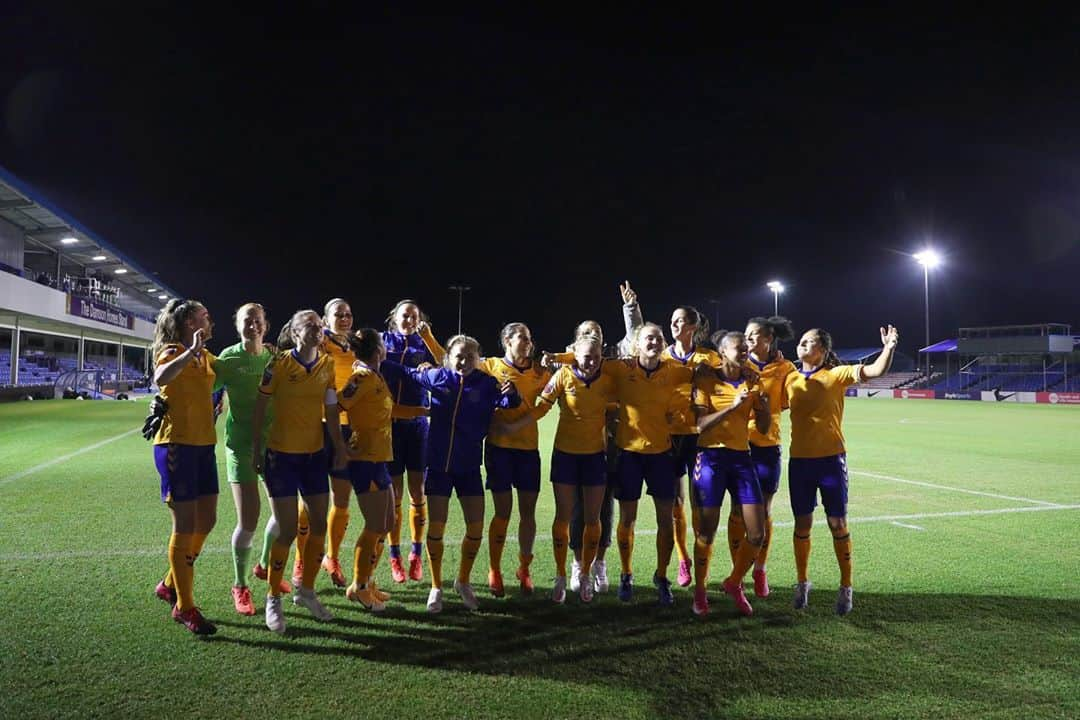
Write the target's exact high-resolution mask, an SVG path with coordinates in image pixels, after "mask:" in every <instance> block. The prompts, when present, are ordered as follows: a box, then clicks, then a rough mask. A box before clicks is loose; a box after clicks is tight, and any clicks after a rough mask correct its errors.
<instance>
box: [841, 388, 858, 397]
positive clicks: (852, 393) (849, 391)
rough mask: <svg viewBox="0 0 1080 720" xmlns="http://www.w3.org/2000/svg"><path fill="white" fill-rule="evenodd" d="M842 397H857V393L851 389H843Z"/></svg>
mask: <svg viewBox="0 0 1080 720" xmlns="http://www.w3.org/2000/svg"><path fill="white" fill-rule="evenodd" d="M844 397H859V391H858V390H856V389H855V388H853V387H846V388H844Z"/></svg>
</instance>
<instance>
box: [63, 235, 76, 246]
mask: <svg viewBox="0 0 1080 720" xmlns="http://www.w3.org/2000/svg"><path fill="white" fill-rule="evenodd" d="M60 242H62V243H64V244H65V245H74V244H75V243H77V242H79V238H77V237H72V236H71V235H68V236H67V237H62V238H60Z"/></svg>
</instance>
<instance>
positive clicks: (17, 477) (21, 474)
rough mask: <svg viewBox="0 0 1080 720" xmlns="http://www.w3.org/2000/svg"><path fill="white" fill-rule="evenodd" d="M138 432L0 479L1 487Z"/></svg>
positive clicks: (122, 435)
mask: <svg viewBox="0 0 1080 720" xmlns="http://www.w3.org/2000/svg"><path fill="white" fill-rule="evenodd" d="M137 432H139V429H138V428H136V429H134V430H128V431H127V432H124V433H120V434H119V435H116V436H114V437H111V438H106V439H105V440H102V441H101V442H96V443H94V444H93V445H87V446H86V447H84V448H80V449H79V450H76V451H75V452H70V453H68V454H67V455H61V456H60V457H58V458H53V459H52V460H49V461H48V462H43V463H41V464H40V465H35V466H34V467H32V468H27V469H26V470H23V471H22V472H17V473H15V474H14V475H8V476H7V477H3V478H0V485H7V484H8V483H13V482H15V481H16V480H22V479H23V478H24V477H27V476H29V475H33V474H34V473H36V472H39V471H41V470H44V469H45V468H50V467H52V466H53V465H57V464H59V463H62V462H67V461H68V460H70V459H71V458H73V457H78V456H79V455H82V454H83V453H88V452H91V451H93V450H97V449H98V448H99V447H103V446H105V445H108V444H109V443H111V442H116V441H117V440H119V439H121V438H125V437H127V436H128V435H131V434H132V433H137Z"/></svg>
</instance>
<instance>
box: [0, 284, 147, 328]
mask: <svg viewBox="0 0 1080 720" xmlns="http://www.w3.org/2000/svg"><path fill="white" fill-rule="evenodd" d="M84 309H85V304H80V303H70V302H69V300H68V294H67V293H65V292H63V291H61V290H54V289H53V288H51V287H48V286H47V285H42V284H40V283H36V282H34V281H32V280H27V279H26V278H21V277H19V276H17V275H12V274H11V273H4V272H0V310H3V311H7V312H13V313H16V314H19V315H23V316H27V317H26V318H25V319H26V320H27V322H26V324H25V327H27V328H30V326H31V325H32V319H33V318H42V319H45V320H52V321H54V322H60V323H64V324H66V325H76V326H79V327H82V328H88V329H93V330H100V331H104V332H107V333H110V334H115V335H121V336H124V337H126V338H127V339H129V340H132V341H134V340H144V341H147V342H149V341H151V340H153V339H154V325H153V323H151V322H148V321H146V320H143V319H142V318H140V317H136V316H134V315H132V316H131V319H132V321H133V322H131V323H130V324H129V327H123V326H118V325H117V324H115V323H108V322H103V321H101V320H95V319H91V318H87V317H83V315H82V314H81V313H82V311H83V310H84ZM73 311H79V313H80V314H75V312H73Z"/></svg>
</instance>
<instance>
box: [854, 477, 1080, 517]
mask: <svg viewBox="0 0 1080 720" xmlns="http://www.w3.org/2000/svg"><path fill="white" fill-rule="evenodd" d="M848 473H849V474H851V475H862V476H863V477H868V478H874V479H876V480H887V481H889V482H895V483H903V484H905V485H918V486H919V487H927V488H932V489H934V490H947V491H949V492H958V493H965V494H967V495H981V496H983V497H990V498H995V499H997V500H1014V501H1016V502H1026V503H1032V504H1033V505H1043V506H1046V507H1048V508H1057V507H1067V506H1066V505H1062V504H1061V503H1055V502H1047V501H1046V500H1035V499H1033V498H1026V497H1016V496H1015V495H1000V494H998V493H992V492H985V491H983V490H969V489H968V488H959V487H953V486H951V485H939V484H937V483H930V482H923V481H922V480H908V479H906V478H898V477H894V476H892V475H881V474H880V473H872V472H866V471H865V470H849V471H848Z"/></svg>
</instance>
